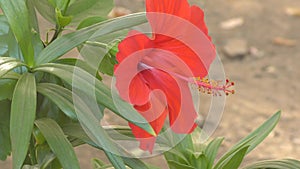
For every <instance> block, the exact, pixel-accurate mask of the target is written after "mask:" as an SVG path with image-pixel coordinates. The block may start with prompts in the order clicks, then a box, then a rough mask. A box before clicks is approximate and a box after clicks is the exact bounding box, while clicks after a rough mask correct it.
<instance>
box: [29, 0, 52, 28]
mask: <svg viewBox="0 0 300 169" xmlns="http://www.w3.org/2000/svg"><path fill="white" fill-rule="evenodd" d="M30 1H32V2H33V4H34V5H35V8H36V9H37V10H38V11H39V13H40V14H41V15H42V16H43V17H44V18H45V19H46V20H48V21H49V22H51V23H53V24H55V23H56V19H55V8H54V7H53V6H52V5H51V3H49V1H48V0H30Z"/></svg>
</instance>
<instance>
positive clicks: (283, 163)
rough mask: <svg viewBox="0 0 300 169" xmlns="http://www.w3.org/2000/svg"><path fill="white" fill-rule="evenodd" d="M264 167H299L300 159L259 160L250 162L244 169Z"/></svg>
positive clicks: (292, 168) (294, 168) (279, 168)
mask: <svg viewBox="0 0 300 169" xmlns="http://www.w3.org/2000/svg"><path fill="white" fill-rule="evenodd" d="M263 168H272V169H299V168H300V161H298V160H294V159H283V160H267V161H259V162H255V163H253V164H250V165H248V166H246V167H244V168H243V169H263Z"/></svg>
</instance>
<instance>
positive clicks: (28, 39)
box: [0, 0, 34, 66]
mask: <svg viewBox="0 0 300 169" xmlns="http://www.w3.org/2000/svg"><path fill="white" fill-rule="evenodd" d="M0 6H1V9H2V11H3V12H4V14H5V16H6V18H7V20H8V23H9V25H10V28H11V30H12V31H13V33H14V35H15V37H16V39H17V41H18V43H19V45H20V48H21V51H22V53H23V56H24V59H25V63H27V64H28V65H29V66H33V65H34V48H33V36H32V32H31V28H30V21H29V11H28V9H27V6H26V2H25V1H24V0H14V1H7V0H0Z"/></svg>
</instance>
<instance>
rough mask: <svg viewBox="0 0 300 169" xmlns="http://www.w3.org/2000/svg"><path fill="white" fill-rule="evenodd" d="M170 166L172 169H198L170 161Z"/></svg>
mask: <svg viewBox="0 0 300 169" xmlns="http://www.w3.org/2000/svg"><path fill="white" fill-rule="evenodd" d="M168 165H169V167H170V169H196V168H194V167H191V166H188V165H185V164H181V163H178V162H177V161H172V160H170V161H168Z"/></svg>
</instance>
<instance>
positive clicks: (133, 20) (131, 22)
mask: <svg viewBox="0 0 300 169" xmlns="http://www.w3.org/2000/svg"><path fill="white" fill-rule="evenodd" d="M145 22H147V19H146V17H145V13H136V14H132V15H127V16H123V17H119V18H115V19H110V20H107V21H104V22H101V23H99V24H96V25H93V26H90V27H87V28H84V29H80V30H78V31H75V32H72V33H69V34H66V35H63V36H61V37H59V38H58V39H56V40H55V41H53V42H52V43H51V44H50V45H49V46H47V47H46V48H45V49H44V50H43V51H42V52H41V53H40V54H39V57H38V58H37V61H36V62H37V65H40V64H43V63H49V62H51V61H54V60H55V59H57V58H59V57H60V56H62V55H64V54H65V53H67V52H68V51H70V50H72V49H73V48H75V47H77V46H79V45H81V44H82V43H83V42H85V41H87V40H88V39H90V38H91V36H93V37H94V36H95V37H100V36H104V35H107V34H110V33H113V32H116V31H119V30H123V29H126V28H130V27H133V26H136V25H139V24H142V23H145ZM95 33H96V34H95Z"/></svg>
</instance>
